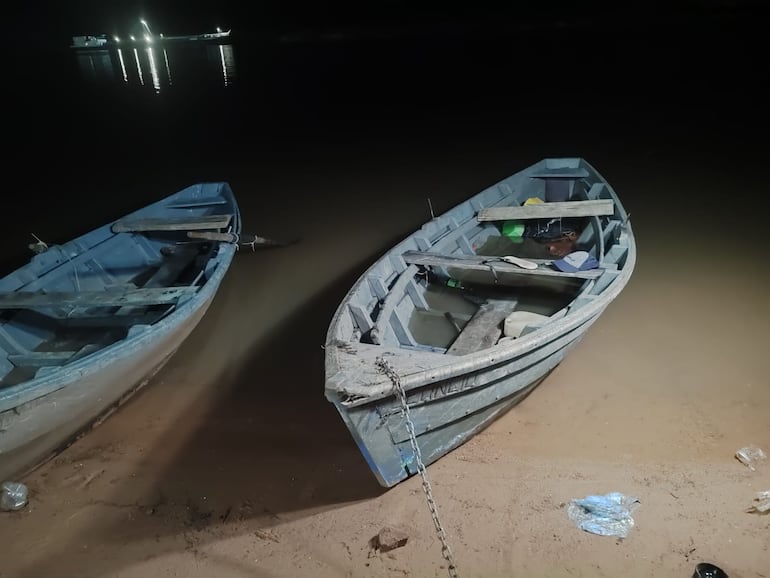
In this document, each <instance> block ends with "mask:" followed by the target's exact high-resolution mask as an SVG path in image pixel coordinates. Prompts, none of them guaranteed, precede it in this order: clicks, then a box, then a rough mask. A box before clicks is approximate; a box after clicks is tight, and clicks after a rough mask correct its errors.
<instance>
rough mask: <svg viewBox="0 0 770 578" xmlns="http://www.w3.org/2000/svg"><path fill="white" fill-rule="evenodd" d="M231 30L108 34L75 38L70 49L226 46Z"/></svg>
mask: <svg viewBox="0 0 770 578" xmlns="http://www.w3.org/2000/svg"><path fill="white" fill-rule="evenodd" d="M230 34H231V30H217V31H216V32H207V33H204V34H190V35H181V36H164V35H163V34H159V35H155V34H153V35H150V34H147V35H144V36H138V37H134V38H131V37H128V38H112V39H110V38H108V37H107V35H106V34H98V35H83V36H73V37H72V44H71V45H70V48H72V49H74V50H80V51H88V50H112V49H118V48H127V47H128V48H139V47H141V48H151V47H153V46H165V45H167V44H184V43H198V42H200V43H210V44H225V43H227V42H228V41H229V40H230Z"/></svg>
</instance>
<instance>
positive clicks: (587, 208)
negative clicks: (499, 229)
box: [478, 199, 615, 221]
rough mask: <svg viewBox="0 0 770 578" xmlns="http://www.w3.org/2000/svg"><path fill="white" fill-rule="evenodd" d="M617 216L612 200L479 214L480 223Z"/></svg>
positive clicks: (491, 209) (495, 209)
mask: <svg viewBox="0 0 770 578" xmlns="http://www.w3.org/2000/svg"><path fill="white" fill-rule="evenodd" d="M613 214H615V203H614V202H613V201H612V199H594V200H590V201H562V202H554V203H533V204H531V205H520V206H518V207H487V208H486V209H481V210H480V211H479V214H478V220H479V221H508V220H515V219H551V218H559V217H600V216H604V215H613Z"/></svg>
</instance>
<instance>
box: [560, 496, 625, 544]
mask: <svg viewBox="0 0 770 578" xmlns="http://www.w3.org/2000/svg"><path fill="white" fill-rule="evenodd" d="M638 505H639V500H638V499H637V498H635V497H633V496H625V495H623V494H621V493H620V492H613V493H610V494H607V495H604V496H587V497H585V498H583V499H582V500H572V501H571V502H570V504H569V507H568V508H567V513H568V514H569V517H570V518H571V519H572V520H573V521H574V522H575V523H576V524H577V526H578V528H580V529H581V530H585V531H586V532H590V533H592V534H599V535H600V536H618V537H620V538H625V537H626V536H628V531H629V530H630V529H631V528H633V526H634V519H633V518H632V517H631V513H632V512H633V511H634V510H635V509H636V507H637V506H638Z"/></svg>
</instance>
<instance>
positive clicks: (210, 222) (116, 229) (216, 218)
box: [112, 215, 233, 233]
mask: <svg viewBox="0 0 770 578" xmlns="http://www.w3.org/2000/svg"><path fill="white" fill-rule="evenodd" d="M232 218H233V216H232V215H205V216H202V217H178V218H175V219H169V218H148V219H134V220H126V221H118V222H116V223H115V224H113V225H112V232H113V233H138V232H142V231H194V230H206V229H223V228H224V227H227V225H229V224H230V220H231V219H232Z"/></svg>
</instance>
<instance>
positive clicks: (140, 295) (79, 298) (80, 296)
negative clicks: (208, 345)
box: [0, 287, 196, 309]
mask: <svg viewBox="0 0 770 578" xmlns="http://www.w3.org/2000/svg"><path fill="white" fill-rule="evenodd" d="M195 291H196V287H158V288H150V289H124V290H120V291H71V292H70V291H53V292H50V293H32V292H24V291H16V292H13V293H0V309H29V308H32V307H53V306H56V307H59V306H72V307H115V306H118V307H121V306H124V305H135V306H139V305H163V304H170V303H175V302H176V301H177V300H178V299H179V298H180V297H182V296H183V295H186V294H191V293H194V292H195Z"/></svg>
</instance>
